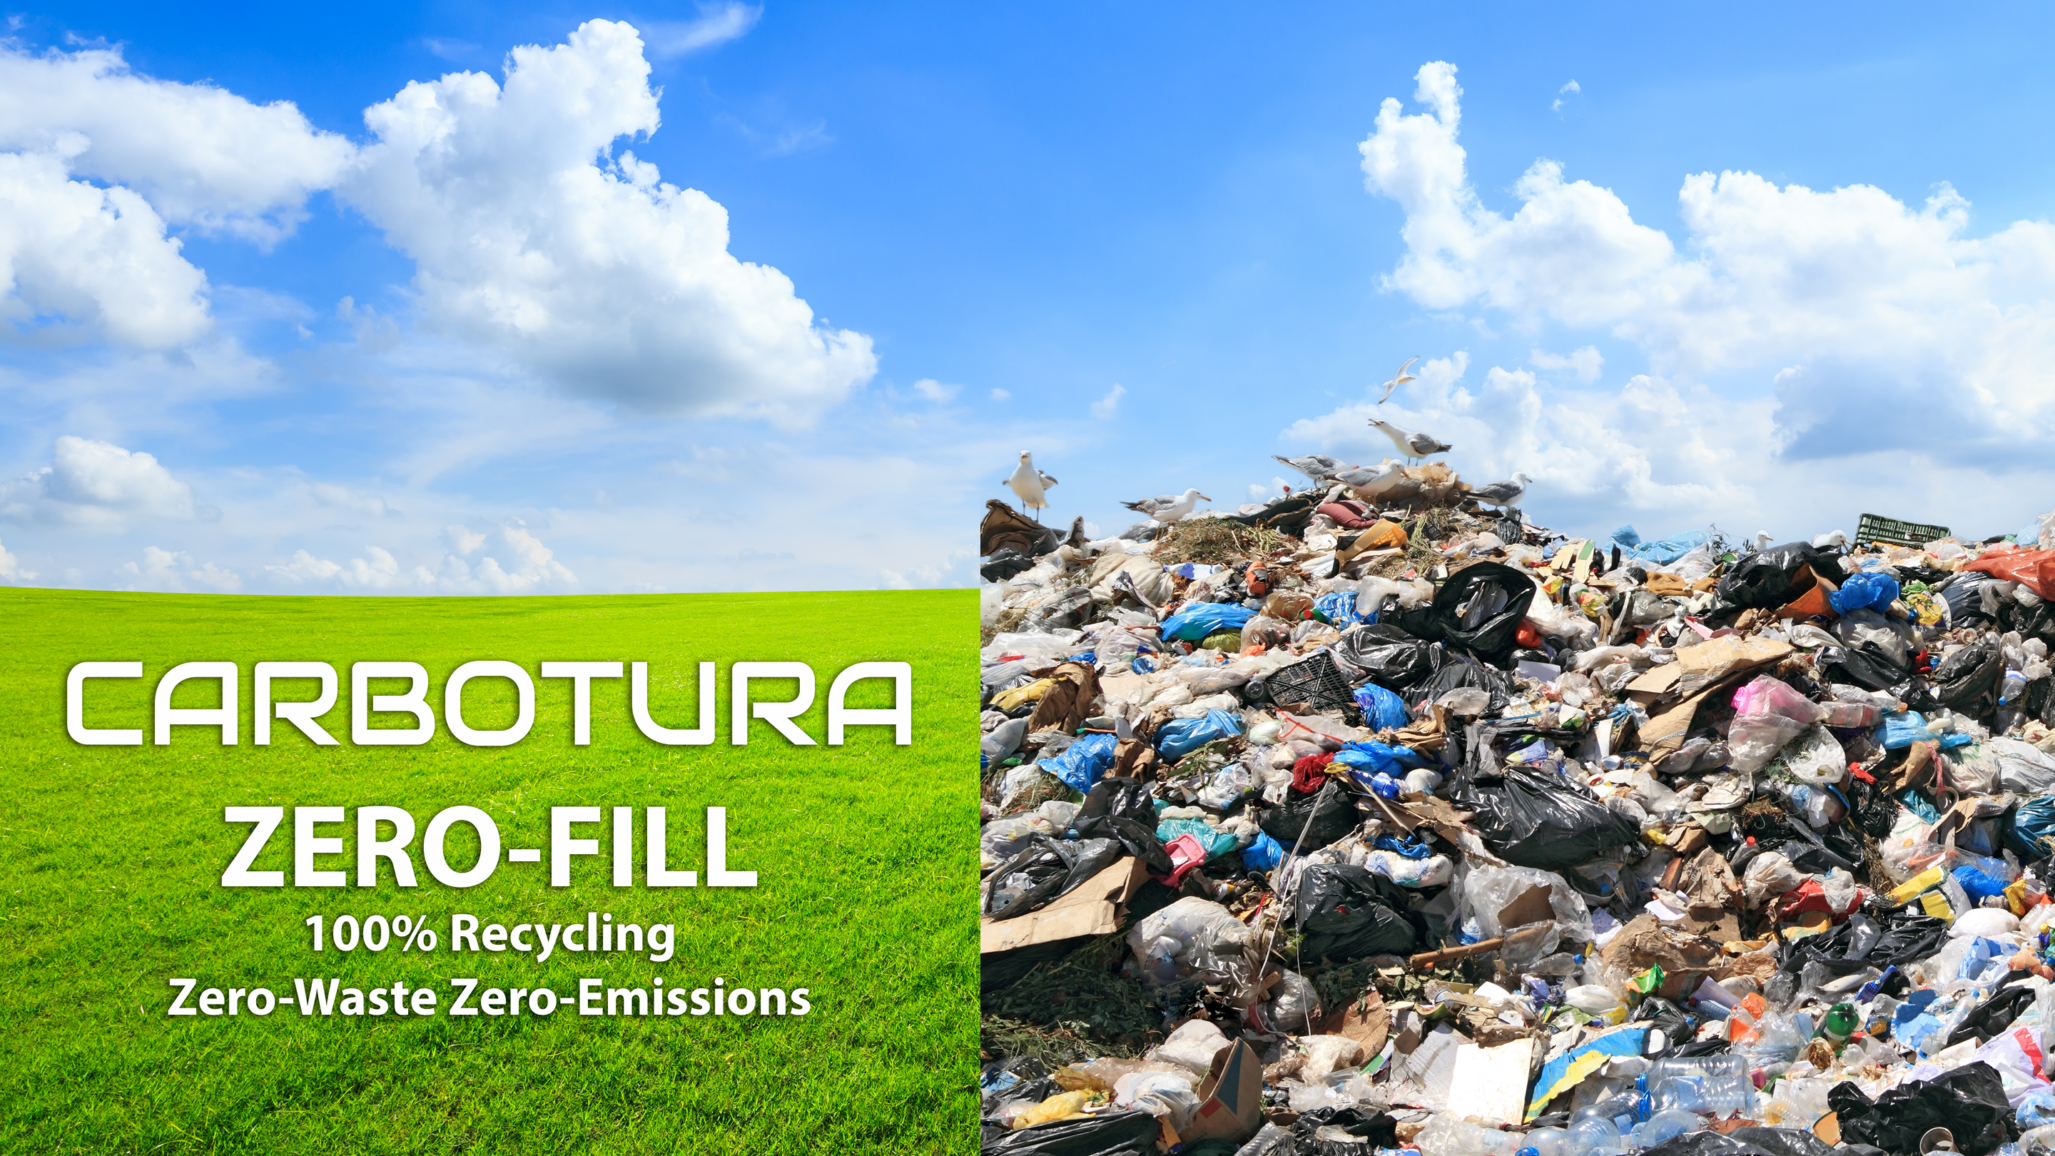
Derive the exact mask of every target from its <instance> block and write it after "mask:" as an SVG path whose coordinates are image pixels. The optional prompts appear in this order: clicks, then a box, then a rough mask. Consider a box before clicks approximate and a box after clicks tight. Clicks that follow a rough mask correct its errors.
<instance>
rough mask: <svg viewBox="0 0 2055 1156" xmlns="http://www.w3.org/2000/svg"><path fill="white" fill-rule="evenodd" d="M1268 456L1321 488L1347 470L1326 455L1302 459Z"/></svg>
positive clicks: (1313, 455) (1337, 461)
mask: <svg viewBox="0 0 2055 1156" xmlns="http://www.w3.org/2000/svg"><path fill="white" fill-rule="evenodd" d="M1270 456H1271V457H1273V458H1276V459H1277V460H1278V461H1280V462H1283V463H1284V464H1285V465H1288V466H1290V467H1291V468H1293V469H1295V470H1297V471H1299V472H1300V473H1302V474H1304V475H1306V476H1307V477H1309V478H1311V479H1313V481H1314V482H1315V483H1317V484H1319V485H1323V486H1328V485H1333V484H1334V480H1335V476H1336V475H1337V474H1339V473H1340V472H1341V471H1343V470H1346V469H1348V468H1349V467H1348V466H1345V465H1343V464H1342V463H1341V461H1340V459H1338V458H1331V457H1328V456H1327V455H1326V454H1307V455H1306V456H1305V457H1302V458H1287V457H1283V456H1281V455H1278V454H1271V455H1270Z"/></svg>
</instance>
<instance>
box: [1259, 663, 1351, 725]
mask: <svg viewBox="0 0 2055 1156" xmlns="http://www.w3.org/2000/svg"><path fill="white" fill-rule="evenodd" d="M1264 683H1265V685H1267V686H1268V687H1269V688H1270V701H1272V702H1281V703H1296V702H1303V703H1306V704H1308V705H1310V706H1312V707H1313V709H1315V710H1322V711H1329V710H1339V711H1344V712H1346V711H1349V710H1352V709H1354V708H1355V705H1356V696H1355V692H1354V688H1352V687H1350V686H1349V680H1348V679H1347V678H1344V677H1343V676H1342V673H1341V668H1340V667H1338V666H1336V665H1335V664H1334V656H1333V655H1330V654H1328V653H1327V652H1326V651H1324V650H1323V651H1321V652H1320V653H1318V654H1315V655H1314V656H1313V657H1311V658H1308V659H1305V660H1304V661H1301V662H1294V663H1292V664H1291V665H1290V666H1286V667H1281V668H1279V669H1278V670H1277V671H1275V672H1274V673H1272V674H1271V675H1270V677H1269V678H1267V679H1265V680H1264Z"/></svg>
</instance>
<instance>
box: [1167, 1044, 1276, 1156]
mask: <svg viewBox="0 0 2055 1156" xmlns="http://www.w3.org/2000/svg"><path fill="white" fill-rule="evenodd" d="M1199 1101H1200V1103H1199V1112H1198V1115H1196V1116H1194V1117H1193V1118H1192V1126H1191V1127H1189V1128H1186V1129H1185V1130H1184V1131H1183V1132H1181V1133H1179V1134H1178V1138H1179V1139H1181V1140H1184V1141H1186V1142H1187V1143H1189V1142H1193V1141H1198V1140H1230V1141H1233V1142H1234V1143H1237V1144H1239V1143H1241V1142H1242V1141H1243V1140H1246V1139H1248V1138H1249V1137H1251V1136H1253V1135H1255V1134H1256V1129H1258V1128H1260V1127H1262V1126H1263V1061H1262V1060H1261V1059H1259V1058H1258V1057H1257V1055H1256V1049H1254V1048H1252V1047H1250V1046H1249V1045H1248V1044H1247V1043H1245V1042H1243V1041H1241V1040H1236V1041H1235V1042H1234V1046H1233V1047H1231V1048H1225V1049H1223V1050H1222V1051H1221V1053H1220V1054H1219V1055H1217V1056H1214V1057H1213V1066H1212V1067H1211V1068H1210V1069H1209V1070H1208V1071H1207V1072H1206V1079H1205V1082H1204V1083H1201V1084H1200V1085H1199Z"/></svg>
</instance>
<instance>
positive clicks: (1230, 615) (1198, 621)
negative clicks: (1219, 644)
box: [1160, 602, 1256, 642]
mask: <svg viewBox="0 0 2055 1156" xmlns="http://www.w3.org/2000/svg"><path fill="white" fill-rule="evenodd" d="M1255 616H1256V612H1255V611H1253V610H1251V609H1249V608H1248V607H1246V606H1243V605H1241V604H1240V603H1236V602H1193V603H1190V604H1188V605H1187V606H1186V607H1185V608H1184V609H1183V610H1180V611H1178V612H1177V613H1175V614H1173V615H1171V616H1170V617H1168V618H1166V619H1164V620H1163V625H1162V627H1161V628H1160V629H1161V630H1162V635H1163V639H1164V641H1166V642H1167V641H1169V640H1170V639H1173V638H1177V639H1182V640H1184V641H1185V642H1197V641H1198V640H1200V639H1201V638H1204V637H1206V636H1207V635H1209V634H1218V633H1220V632H1221V631H1223V630H1240V629H1241V628H1242V624H1243V623H1245V622H1247V621H1248V620H1249V619H1251V618H1254V617H1255Z"/></svg>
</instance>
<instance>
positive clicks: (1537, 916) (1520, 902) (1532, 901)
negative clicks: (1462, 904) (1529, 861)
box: [1498, 884, 1556, 1106]
mask: <svg viewBox="0 0 2055 1156" xmlns="http://www.w3.org/2000/svg"><path fill="white" fill-rule="evenodd" d="M1549 891H1550V889H1549V888H1548V886H1547V885H1545V884H1536V885H1535V886H1533V887H1529V888H1528V889H1527V890H1525V891H1522V892H1520V894H1518V895H1516V896H1514V897H1513V900H1512V902H1510V903H1507V904H1506V905H1505V906H1504V907H1501V908H1499V909H1498V925H1499V926H1500V927H1503V928H1508V929H1511V928H1514V927H1525V926H1526V925H1528V924H1530V923H1540V922H1541V921H1543V920H1545V919H1554V918H1555V917H1556V910H1555V906H1554V904H1552V903H1550V902H1549ZM1523 1106H1524V1105H1523Z"/></svg>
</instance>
